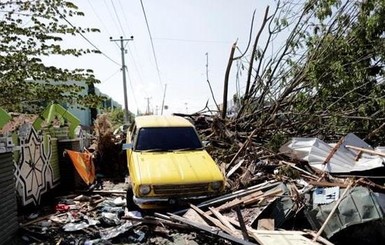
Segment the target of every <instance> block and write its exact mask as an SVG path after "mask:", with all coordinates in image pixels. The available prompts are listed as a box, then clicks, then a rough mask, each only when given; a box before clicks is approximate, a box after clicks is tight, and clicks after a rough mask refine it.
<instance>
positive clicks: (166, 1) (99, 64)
mask: <svg viewBox="0 0 385 245" xmlns="http://www.w3.org/2000/svg"><path fill="white" fill-rule="evenodd" d="M73 2H74V3H75V4H77V5H78V7H79V8H80V10H82V11H83V12H84V13H85V17H76V18H71V19H69V20H70V21H71V22H72V23H73V24H74V25H77V26H83V27H95V28H99V29H100V31H101V32H100V33H88V34H85V36H86V38H87V39H88V40H89V41H90V42H92V43H93V44H94V45H95V46H97V47H98V48H99V49H100V50H101V51H102V52H103V53H104V54H105V56H104V55H87V56H84V57H81V58H76V59H69V58H63V57H55V58H51V59H50V60H49V62H50V63H51V64H54V65H59V66H61V67H66V68H73V67H83V68H91V69H93V70H94V72H95V75H96V76H97V78H98V79H100V80H101V83H100V84H98V85H97V87H98V88H99V89H100V90H101V91H102V92H103V93H105V94H108V95H109V96H111V97H112V98H113V99H114V100H116V101H118V102H119V103H120V104H122V105H123V104H124V97H123V82H122V73H121V71H120V66H119V64H121V53H120V50H119V47H118V46H117V44H118V43H114V42H111V41H110V37H113V38H114V39H119V38H120V36H123V37H125V38H129V37H130V36H134V40H133V41H129V42H128V43H127V46H126V49H127V53H126V54H125V59H126V65H127V68H128V77H127V78H128V85H127V86H128V108H129V110H130V111H132V112H134V113H135V112H136V111H137V110H140V111H141V112H145V110H146V108H147V101H148V100H147V99H146V98H150V99H149V102H150V108H151V110H153V111H154V112H155V113H156V112H158V113H160V107H161V104H162V98H163V94H164V88H165V84H167V90H166V96H165V105H168V106H169V109H168V110H164V114H169V113H173V112H182V113H193V112H196V111H198V110H200V109H202V108H203V107H204V106H205V104H206V102H207V101H209V105H211V106H213V104H214V103H213V100H212V97H211V93H210V90H209V87H208V84H207V82H206V53H208V60H209V63H208V64H209V79H210V82H211V86H212V88H213V91H214V94H215V97H216V100H217V101H218V102H221V101H222V94H223V80H224V74H225V69H226V66H227V62H228V58H229V55H230V49H231V46H232V44H233V43H234V42H235V41H236V40H238V46H239V48H240V49H241V50H243V49H244V48H245V46H246V44H247V41H248V38H249V31H250V22H251V18H252V14H253V11H254V10H256V21H255V24H254V32H253V34H254V35H253V39H254V37H255V34H256V32H257V30H258V29H259V26H260V22H261V19H262V17H263V14H264V11H265V8H266V6H267V5H269V4H270V6H271V7H273V6H274V1H269V0H265V1H264V0H143V4H144V8H145V12H146V15H147V19H148V23H149V27H150V30H151V34H152V38H153V44H154V48H155V56H156V58H157V63H158V68H159V73H158V70H157V66H156V62H155V58H154V55H153V50H152V46H151V42H150V37H149V34H148V31H147V27H146V22H145V18H144V14H143V11H142V7H141V2H140V1H139V0H136V1H132V0H74V1H73ZM67 45H68V46H74V45H75V46H76V47H83V48H92V46H91V45H90V44H89V43H88V42H87V41H86V40H84V39H83V38H82V37H80V36H77V37H75V38H73V37H70V38H67V39H66V41H65V43H64V46H67ZM237 54H238V55H239V52H236V55H237ZM106 56H108V58H107V57H106ZM111 60H113V61H114V62H113V61H111ZM116 63H118V64H116ZM233 68H234V69H233V71H232V74H231V79H230V84H229V90H230V92H229V98H231V97H232V94H234V93H235V92H236V79H235V77H236V76H235V75H236V69H235V68H236V64H234V65H233ZM244 73H246V72H244ZM244 80H245V79H244V78H242V77H241V79H240V87H241V89H242V88H244V82H243V81H244ZM157 108H158V110H156V109H157Z"/></svg>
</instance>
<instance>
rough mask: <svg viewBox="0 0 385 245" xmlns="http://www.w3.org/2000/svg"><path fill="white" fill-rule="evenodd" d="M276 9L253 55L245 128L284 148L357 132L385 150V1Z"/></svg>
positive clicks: (292, 4)
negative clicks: (289, 142)
mask: <svg viewBox="0 0 385 245" xmlns="http://www.w3.org/2000/svg"><path fill="white" fill-rule="evenodd" d="M276 3H277V4H276V6H275V8H273V10H272V11H269V15H268V16H266V17H265V18H264V20H263V21H264V22H263V24H262V25H261V27H260V29H259V30H258V31H257V34H256V39H255V41H254V45H253V47H254V48H253V49H252V50H251V51H250V52H251V55H250V56H251V57H253V59H254V60H253V61H248V64H249V68H247V69H248V71H249V76H248V77H247V90H246V91H245V94H244V96H243V99H242V100H240V101H242V104H241V105H240V108H241V109H240V110H239V113H238V116H237V127H238V128H241V129H242V130H245V129H247V130H249V131H250V132H251V131H252V130H253V128H257V131H255V137H256V138H260V139H261V141H262V142H276V144H280V143H282V142H278V141H276V140H277V139H279V140H280V141H282V140H285V139H286V138H287V137H291V136H318V137H324V138H326V139H329V140H331V139H333V140H336V139H338V138H339V137H341V136H342V135H345V134H346V133H349V132H353V133H356V134H357V135H358V136H359V137H361V138H365V139H370V140H371V143H377V144H384V143H385V140H384V139H383V137H381V130H382V129H383V128H385V123H384V119H385V107H384V105H385V90H384V86H385V84H384V79H383V76H384V58H385V45H384V43H385V35H384V34H385V26H384V25H383V23H384V20H385V1H383V0H365V1H354V0H346V1H340V0H307V1H300V0H282V1H279V0H277V1H276ZM261 32H264V34H263V35H261V34H260V33H261ZM262 37H264V38H262ZM279 43H281V45H280V46H279V47H277V46H278V45H277V44H279ZM242 59H246V58H242ZM382 135H383V134H382ZM277 142H278V143H277Z"/></svg>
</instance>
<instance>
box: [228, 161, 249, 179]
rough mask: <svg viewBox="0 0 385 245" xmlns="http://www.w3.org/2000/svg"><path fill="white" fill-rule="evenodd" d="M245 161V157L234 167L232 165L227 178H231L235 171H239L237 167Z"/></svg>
mask: <svg viewBox="0 0 385 245" xmlns="http://www.w3.org/2000/svg"><path fill="white" fill-rule="evenodd" d="M244 162H245V159H242V160H241V161H239V163H237V164H235V166H234V167H232V168H231V169H230V171H229V172H228V173H227V174H226V178H229V177H230V176H231V175H232V174H233V173H235V171H237V169H238V168H239V167H240V166H242V164H243V163H244Z"/></svg>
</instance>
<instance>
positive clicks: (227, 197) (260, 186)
mask: <svg viewBox="0 0 385 245" xmlns="http://www.w3.org/2000/svg"><path fill="white" fill-rule="evenodd" d="M279 184H280V182H279V181H277V180H269V181H266V182H263V183H260V184H258V185H254V186H250V187H247V188H245V189H241V190H238V191H234V192H232V193H229V194H225V195H222V196H220V197H217V198H214V199H211V200H208V201H205V202H202V203H200V204H198V205H196V206H197V207H199V208H204V207H210V206H215V205H219V204H222V203H225V202H227V201H229V200H233V199H234V198H239V197H242V196H246V195H249V194H250V193H253V192H256V191H259V190H261V191H263V190H266V189H272V188H274V187H276V186H278V185H279ZM187 210H188V209H183V210H179V211H176V212H173V213H174V214H183V213H185V212H186V211H187Z"/></svg>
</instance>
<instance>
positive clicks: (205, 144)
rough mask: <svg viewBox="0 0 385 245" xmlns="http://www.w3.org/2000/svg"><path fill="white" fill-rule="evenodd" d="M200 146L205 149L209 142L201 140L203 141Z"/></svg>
mask: <svg viewBox="0 0 385 245" xmlns="http://www.w3.org/2000/svg"><path fill="white" fill-rule="evenodd" d="M202 145H203V147H207V146H209V145H210V141H208V140H203V141H202Z"/></svg>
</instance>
